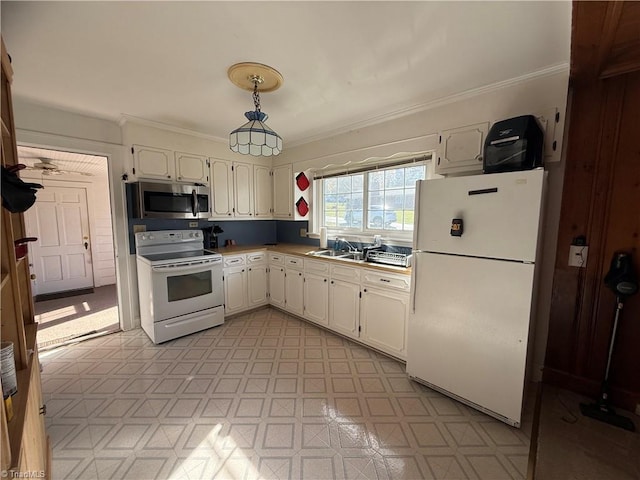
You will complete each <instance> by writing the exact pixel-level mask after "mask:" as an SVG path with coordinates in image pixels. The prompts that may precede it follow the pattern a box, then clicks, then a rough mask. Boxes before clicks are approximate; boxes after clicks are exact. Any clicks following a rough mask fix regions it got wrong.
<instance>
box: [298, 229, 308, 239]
mask: <svg viewBox="0 0 640 480" xmlns="http://www.w3.org/2000/svg"><path fill="white" fill-rule="evenodd" d="M300 236H301V237H306V236H307V229H306V228H301V229H300Z"/></svg>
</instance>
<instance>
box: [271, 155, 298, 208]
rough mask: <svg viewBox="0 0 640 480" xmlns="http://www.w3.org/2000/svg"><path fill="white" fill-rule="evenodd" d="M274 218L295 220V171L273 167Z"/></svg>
mask: <svg viewBox="0 0 640 480" xmlns="http://www.w3.org/2000/svg"><path fill="white" fill-rule="evenodd" d="M273 217H274V218H283V219H289V220H293V169H292V167H291V164H287V165H280V166H278V167H273Z"/></svg>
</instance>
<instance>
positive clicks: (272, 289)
mask: <svg viewBox="0 0 640 480" xmlns="http://www.w3.org/2000/svg"><path fill="white" fill-rule="evenodd" d="M269 303H270V304H271V305H273V306H276V307H280V308H284V255H281V254H279V253H273V252H270V253H269Z"/></svg>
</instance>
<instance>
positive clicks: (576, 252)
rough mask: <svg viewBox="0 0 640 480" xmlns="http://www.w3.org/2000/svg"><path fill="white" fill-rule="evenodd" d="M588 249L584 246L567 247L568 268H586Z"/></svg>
mask: <svg viewBox="0 0 640 480" xmlns="http://www.w3.org/2000/svg"><path fill="white" fill-rule="evenodd" d="M588 252H589V247H587V246H586V245H584V246H583V245H571V246H570V247H569V266H570V267H582V268H584V267H586V266H587V253H588Z"/></svg>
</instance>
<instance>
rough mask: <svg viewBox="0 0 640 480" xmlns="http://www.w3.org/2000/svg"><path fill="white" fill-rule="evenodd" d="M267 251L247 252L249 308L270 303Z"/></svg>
mask: <svg viewBox="0 0 640 480" xmlns="http://www.w3.org/2000/svg"><path fill="white" fill-rule="evenodd" d="M268 272H269V268H268V266H267V252H266V251H262V252H252V253H248V254H247V302H248V306H249V308H255V307H259V306H261V305H266V304H267V303H269V273H268Z"/></svg>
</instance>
